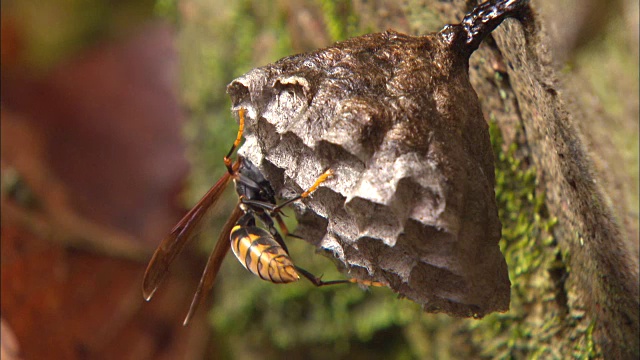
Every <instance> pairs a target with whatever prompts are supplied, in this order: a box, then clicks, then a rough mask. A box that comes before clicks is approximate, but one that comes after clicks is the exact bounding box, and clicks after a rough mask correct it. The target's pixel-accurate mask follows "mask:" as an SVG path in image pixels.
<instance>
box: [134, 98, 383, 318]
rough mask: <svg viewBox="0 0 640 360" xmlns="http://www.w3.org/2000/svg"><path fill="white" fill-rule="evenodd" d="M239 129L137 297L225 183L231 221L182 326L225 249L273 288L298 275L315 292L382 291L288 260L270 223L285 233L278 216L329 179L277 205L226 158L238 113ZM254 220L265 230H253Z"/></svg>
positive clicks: (254, 175) (153, 284) (148, 292)
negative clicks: (328, 277) (349, 287)
mask: <svg viewBox="0 0 640 360" xmlns="http://www.w3.org/2000/svg"><path fill="white" fill-rule="evenodd" d="M238 116H239V123H240V124H239V128H238V135H237V136H236V140H235V141H234V142H233V145H232V146H231V149H230V150H229V152H228V153H227V155H226V156H225V157H224V164H225V166H226V168H227V172H226V173H225V174H224V175H223V176H222V177H221V178H220V180H218V182H217V183H216V184H215V185H213V187H211V189H210V190H209V191H208V192H207V193H206V194H205V195H204V196H203V197H202V199H200V201H198V203H197V204H196V205H195V206H194V207H193V208H192V209H191V210H190V211H189V212H187V214H186V215H185V216H184V217H183V218H182V219H181V220H180V221H179V222H178V224H176V226H175V227H174V228H173V230H172V231H171V233H170V234H169V235H168V236H167V237H165V238H164V239H163V240H162V243H160V245H159V246H158V248H157V249H156V251H155V253H154V254H153V257H152V258H151V260H150V261H149V265H148V266H147V270H146V272H145V274H144V279H143V284H142V293H143V296H144V298H145V300H147V301H149V300H150V299H151V297H152V296H153V294H154V293H155V291H156V290H157V289H158V286H159V285H160V283H161V282H162V280H163V278H164V276H165V275H166V274H167V271H168V269H169V265H170V264H171V263H172V262H173V260H174V259H175V258H176V256H178V254H179V253H180V252H181V251H182V249H183V248H184V246H185V245H186V243H187V242H188V241H189V240H190V239H191V238H192V237H193V236H194V235H195V233H196V232H195V229H196V228H197V227H198V225H199V224H200V223H201V221H202V219H203V217H204V215H205V213H206V212H207V211H208V210H209V209H211V208H212V207H213V205H214V204H215V203H216V202H217V201H218V199H219V198H220V195H221V194H222V192H223V191H224V189H225V188H226V185H227V184H228V183H229V181H230V180H233V181H234V182H235V187H236V192H237V193H238V197H239V201H238V204H237V205H236V207H235V208H234V210H233V212H232V213H231V216H229V219H228V220H227V222H226V223H225V225H224V226H223V228H222V232H221V233H220V235H219V238H218V242H217V243H216V245H215V247H214V249H213V251H212V252H211V254H210V256H209V260H208V261H207V265H206V267H205V269H204V272H203V274H202V277H201V278H200V283H199V284H198V288H197V290H196V293H195V294H194V296H193V300H192V302H191V306H190V308H189V312H188V313H187V316H186V318H185V320H184V325H187V324H188V322H189V320H190V319H191V317H192V316H193V314H194V312H195V310H196V308H197V307H198V305H199V304H200V302H201V301H202V299H203V298H204V295H206V293H208V292H209V290H210V289H211V288H212V286H213V282H214V280H215V278H216V275H217V273H218V270H220V266H221V265H222V260H223V259H224V257H225V256H226V254H227V252H228V251H229V248H231V249H232V251H233V253H234V254H235V255H236V257H237V258H238V260H239V261H240V263H241V264H242V265H243V266H244V267H245V268H247V270H249V271H251V272H252V273H253V274H255V275H257V276H259V277H260V278H262V279H263V280H267V281H271V282H273V283H290V282H294V281H298V280H299V279H300V276H299V275H302V276H303V277H305V278H307V279H308V280H309V281H311V282H312V283H313V284H314V285H315V286H325V285H334V284H344V283H359V284H363V285H367V286H381V285H382V284H381V283H378V282H374V281H367V280H358V279H348V280H347V279H345V280H333V281H322V280H321V279H320V278H318V277H316V276H314V275H313V274H311V273H310V272H308V271H306V270H304V269H302V268H300V267H298V266H295V265H294V264H293V262H292V261H291V258H290V257H289V252H288V250H287V246H286V244H285V242H284V240H283V238H282V236H281V235H280V233H279V232H278V231H277V230H276V228H275V224H274V221H273V220H274V219H275V220H276V222H277V223H278V225H279V227H280V229H281V231H282V233H283V234H284V235H285V236H287V235H289V231H288V229H287V227H286V226H285V224H284V222H283V221H282V217H281V210H282V208H283V207H284V206H286V205H289V204H291V203H292V202H294V201H297V200H300V199H303V198H306V197H308V196H309V195H310V194H311V193H312V192H314V191H315V190H316V189H317V188H318V186H320V184H322V183H323V182H324V181H326V180H327V179H329V178H330V177H332V176H333V171H332V170H331V169H329V170H327V171H325V172H324V173H323V174H322V175H320V176H319V177H318V179H317V180H316V181H315V183H314V184H313V185H312V186H311V187H310V188H309V189H308V190H306V191H304V192H303V193H302V194H300V195H298V196H296V197H294V198H293V199H290V200H288V201H285V202H284V203H282V204H280V205H278V204H277V203H276V200H275V192H274V190H273V188H272V187H271V184H270V183H269V182H268V181H267V180H266V179H265V177H264V176H263V175H262V173H261V172H260V170H259V169H258V167H256V166H255V165H253V164H252V163H251V162H250V161H249V160H248V159H246V158H243V157H242V156H240V155H237V157H236V160H235V162H234V161H233V160H232V159H231V156H232V155H233V153H234V152H235V150H236V149H237V148H238V146H239V145H240V142H241V141H242V134H243V131H244V121H245V117H244V116H245V109H240V110H239V111H238ZM256 217H257V218H258V219H260V221H261V222H262V223H263V225H264V228H266V230H265V229H264V228H261V227H258V226H257V225H256Z"/></svg>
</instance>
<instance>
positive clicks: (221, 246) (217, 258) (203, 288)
mask: <svg viewBox="0 0 640 360" xmlns="http://www.w3.org/2000/svg"><path fill="white" fill-rule="evenodd" d="M239 205H240V204H238V206H236V208H235V209H234V210H233V212H232V213H231V216H229V219H227V222H226V223H225V224H224V227H223V228H222V231H221V232H220V237H219V238H218V242H217V243H216V246H215V247H214V248H213V251H212V252H211V255H209V260H208V261H207V266H206V267H205V268H204V272H203V273H202V277H201V278H200V284H198V289H197V290H196V293H195V294H194V295H193V300H192V301H191V307H189V312H188V313H187V316H186V317H185V319H184V323H183V325H185V326H186V325H187V324H189V320H191V317H192V316H193V314H194V313H195V311H196V309H197V308H198V306H199V305H200V303H201V302H202V300H204V298H205V297H206V295H207V294H208V293H209V291H210V290H211V288H212V287H213V282H214V281H215V279H216V275H218V270H220V266H221V265H222V260H224V257H225V255H227V252H228V251H229V248H230V247H231V241H230V240H229V235H230V234H231V229H233V226H234V225H235V224H236V222H237V221H238V219H240V217H241V216H242V214H243V212H242V210H241V209H240V206H239Z"/></svg>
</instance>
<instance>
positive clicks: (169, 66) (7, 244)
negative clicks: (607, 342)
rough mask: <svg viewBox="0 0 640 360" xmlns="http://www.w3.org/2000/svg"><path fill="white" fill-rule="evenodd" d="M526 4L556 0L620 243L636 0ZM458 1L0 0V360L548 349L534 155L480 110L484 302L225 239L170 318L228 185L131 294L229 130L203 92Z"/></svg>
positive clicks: (631, 120)
mask: <svg viewBox="0 0 640 360" xmlns="http://www.w3.org/2000/svg"><path fill="white" fill-rule="evenodd" d="M540 3H543V4H544V6H547V7H550V6H557V11H549V12H548V13H550V14H558V15H556V16H557V18H556V19H554V18H552V17H551V18H550V19H549V20H548V21H549V24H550V27H549V28H550V29H551V34H550V35H551V36H552V39H553V45H554V48H553V49H552V50H553V51H554V56H555V59H556V60H557V63H558V70H560V72H561V73H562V74H563V75H564V76H565V78H566V79H567V80H566V83H567V87H568V88H570V89H580V91H575V94H577V96H578V97H579V98H580V101H581V102H582V103H585V102H586V103H589V104H590V106H591V108H595V109H596V111H598V112H599V114H601V115H602V116H600V117H599V119H601V120H600V121H595V122H588V123H581V124H580V126H581V130H582V131H583V132H584V133H585V136H586V138H587V139H588V141H589V145H590V146H591V147H592V148H593V149H595V151H594V153H596V154H598V156H597V157H596V158H595V161H596V165H597V166H598V168H599V169H600V170H603V171H605V172H606V173H607V174H608V175H607V176H608V178H607V180H608V184H609V186H610V187H609V189H610V190H611V191H612V192H614V195H615V194H624V196H622V197H621V198H624V199H626V200H625V201H623V202H622V203H616V206H617V207H618V211H619V213H620V214H622V215H621V218H622V219H623V222H624V225H625V229H626V231H627V232H628V234H629V235H630V239H632V240H633V239H635V242H633V243H634V244H636V245H635V246H636V251H637V226H638V221H637V219H638V187H637V184H638V124H637V118H638V3H637V1H632V0H619V1H613V2H604V1H595V0H591V1H570V0H564V1H561V2H557V3H556V2H551V1H548V2H544V1H540ZM550 3H556V4H557V5H549V4H550ZM462 4H463V2H462V1H454V2H453V4H449V3H447V4H445V3H444V2H438V1H427V2H424V1H423V2H420V4H418V2H416V3H415V4H414V3H413V2H412V1H408V2H403V3H402V4H399V3H397V2H395V1H390V0H389V1H385V0H380V1H373V2H369V1H358V0H354V1H346V0H336V1H328V0H303V1H291V0H273V1H258V0H238V1H221V0H156V1H153V0H148V1H127V2H125V1H115V2H114V1H104V0H85V1H80V0H50V1H48V2H39V1H36V0H22V1H11V0H3V1H2V3H1V6H2V12H1V16H2V22H1V50H2V53H1V58H0V59H1V69H2V75H1V80H2V81H1V97H0V100H1V108H0V111H1V115H2V121H1V126H2V128H1V136H2V138H1V140H2V142H1V150H2V153H1V163H0V165H1V169H2V175H1V180H2V184H1V194H2V223H1V235H2V240H1V245H2V249H1V259H0V261H1V271H2V285H1V286H2V287H1V290H2V291H1V301H2V308H1V311H2V312H1V316H2V329H1V330H2V343H1V346H2V359H3V360H4V359H7V360H9V359H101V358H117V359H202V358H229V359H275V358H285V357H286V358H292V359H298V358H300V359H301V358H305V359H325V358H333V359H338V358H350V359H414V358H440V359H447V358H452V359H455V358H480V357H484V358H499V357H507V358H520V357H529V356H534V355H536V354H537V355H542V356H545V355H548V356H550V357H552V356H556V355H559V356H560V357H562V355H563V354H566V353H564V352H561V351H560V350H558V349H559V348H560V347H559V345H558V344H557V342H562V341H566V340H562V336H560V335H561V334H563V331H564V330H566V324H556V323H553V322H548V321H547V320H546V319H547V318H546V317H547V316H549V317H551V318H552V317H553V316H552V315H553V309H551V312H549V313H547V314H545V312H540V311H537V312H536V311H532V307H533V305H534V304H538V303H540V301H541V299H549V298H553V297H554V296H556V295H557V294H555V293H554V291H553V282H554V279H553V276H549V274H550V273H552V271H553V269H554V264H555V262H556V261H557V256H558V249H556V248H555V247H554V244H553V242H552V241H550V234H549V228H550V227H552V226H553V221H554V219H553V218H550V217H549V215H548V214H546V213H545V211H544V200H543V197H542V196H531V193H534V192H535V179H534V172H532V171H530V170H527V169H523V167H522V166H520V162H519V160H518V159H517V157H516V156H515V155H514V151H515V150H513V149H511V150H509V149H505V148H504V147H503V146H502V145H503V143H502V138H501V134H500V132H499V131H498V130H497V129H496V127H495V126H492V136H493V138H492V141H493V142H494V147H495V151H496V158H497V159H498V160H497V172H498V174H499V176H498V184H497V197H498V201H499V207H500V208H501V213H500V215H501V219H502V222H503V227H504V230H503V232H504V234H503V239H502V240H501V247H502V249H503V252H504V253H505V256H506V257H507V262H508V264H509V266H510V277H511V281H512V283H513V284H514V289H513V294H512V310H511V311H509V312H508V313H506V314H494V315H491V316H488V317H486V318H485V319H482V320H468V319H453V318H450V317H448V316H446V315H436V314H424V313H422V312H421V310H420V308H419V306H417V305H416V304H414V303H412V302H410V301H408V300H404V299H398V298H397V297H396V296H395V295H394V294H393V293H392V292H391V291H390V290H388V289H385V288H375V289H371V290H369V291H363V290H362V289H360V288H359V287H357V286H335V287H328V288H319V289H318V288H315V287H313V286H312V285H311V284H309V283H307V282H304V281H301V282H299V283H295V284H291V285H287V286H276V285H273V284H271V283H268V282H265V281H261V280H260V279H258V278H257V277H255V276H253V275H251V274H250V273H249V272H247V271H246V270H245V269H244V268H242V266H241V265H240V264H239V263H238V262H237V261H236V260H235V258H234V257H233V256H228V258H227V259H226V260H225V263H224V265H223V269H222V271H221V273H220V274H219V276H218V279H217V282H216V285H215V287H214V290H213V292H214V294H213V296H212V297H211V299H210V301H209V303H208V305H209V306H205V307H204V308H202V309H200V310H199V312H198V313H197V314H196V315H195V317H194V319H193V320H192V323H191V324H190V325H189V327H186V328H185V327H183V326H182V320H183V318H184V316H185V314H186V311H187V309H188V306H189V303H190V301H191V297H192V295H193V292H194V291H195V288H196V285H197V281H198V280H199V277H200V274H201V272H202V269H203V268H204V264H205V262H206V257H207V255H208V251H209V250H210V249H211V248H212V246H213V242H214V241H215V239H217V236H218V231H219V229H220V227H221V225H222V223H224V221H225V220H226V216H228V214H229V213H230V212H231V209H232V208H233V206H234V205H235V202H236V201H237V196H236V195H235V193H234V191H233V190H232V189H229V190H228V191H227V194H226V197H225V198H224V200H223V201H221V202H220V204H218V206H217V207H216V208H215V209H214V211H213V217H212V220H211V224H210V226H208V228H207V229H205V230H203V232H202V236H201V238H200V242H199V243H193V244H192V245H191V246H190V247H188V248H187V249H186V250H185V251H184V253H183V254H182V255H181V256H180V257H179V258H178V260H177V261H176V262H175V264H174V266H173V267H172V268H171V274H170V275H169V277H168V279H167V280H166V281H165V283H164V284H163V286H162V287H161V288H160V290H159V291H158V292H157V294H156V295H155V296H154V298H153V301H151V302H150V303H145V302H144V301H143V299H142V294H141V281H142V274H143V272H144V269H145V267H146V264H147V261H148V259H149V258H150V256H151V254H152V252H153V250H154V249H155V246H156V245H157V244H158V243H159V241H160V240H161V239H162V238H163V237H164V235H166V234H167V233H168V232H169V231H170V229H171V228H172V227H173V225H174V224H175V223H176V222H177V221H178V220H179V218H180V217H181V215H182V214H183V213H184V212H185V211H186V210H187V209H188V208H189V207H190V206H191V205H192V204H194V203H195V202H196V201H197V200H198V199H199V198H200V196H201V195H202V194H204V192H206V190H207V189H208V188H209V187H210V186H211V185H213V184H214V183H215V181H216V180H217V179H218V178H219V177H220V176H221V175H222V174H223V173H224V171H225V168H224V166H223V164H222V157H223V156H224V154H225V153H226V151H227V150H228V148H229V146H230V145H231V143H232V142H233V139H234V137H235V133H236V131H237V125H236V123H235V121H234V120H233V116H232V113H231V112H230V106H231V105H230V102H229V99H228V97H227V96H226V94H225V88H226V85H227V84H228V83H229V82H230V81H231V80H232V79H233V78H235V77H237V76H240V75H242V74H243V73H245V72H247V71H248V70H250V69H252V68H254V67H256V66H261V65H265V64H267V63H269V62H273V61H275V60H277V59H279V58H281V57H284V56H287V55H291V54H295V53H299V52H303V51H309V50H314V49H317V48H320V47H324V46H328V45H330V44H331V43H333V42H335V41H338V40H342V39H345V38H348V37H352V36H357V35H360V34H364V33H368V32H374V31H383V30H386V29H387V28H394V29H396V30H398V31H401V32H406V33H414V34H419V33H424V32H426V31H437V30H439V29H440V28H441V27H442V26H443V25H444V24H445V23H447V22H451V21H453V20H451V19H448V18H446V16H445V15H444V14H445V13H447V12H446V11H444V10H443V7H446V6H458V7H460V8H463V5H462ZM566 19H570V20H566ZM513 184H518V185H517V186H514V185H513ZM230 188H231V187H230ZM614 198H617V197H616V196H614ZM514 212H515V213H516V215H517V216H513V213H514ZM291 218H292V217H289V219H291ZM290 227H291V228H295V225H294V224H291V226H290ZM288 244H289V248H290V250H291V252H292V257H293V259H294V260H295V261H296V263H297V264H298V265H299V266H302V267H304V268H306V269H308V270H311V271H312V272H313V273H315V274H324V279H338V278H342V277H344V275H342V274H340V273H339V272H337V271H336V270H335V266H334V265H333V264H332V262H331V261H330V260H329V259H328V258H326V257H323V256H321V255H318V254H316V253H315V249H313V248H312V247H311V246H310V245H308V244H306V243H305V242H304V241H299V240H297V239H290V240H289V241H288ZM523 264H525V265H526V266H522V265H523ZM532 314H533V315H532ZM576 316H577V317H576V319H579V316H580V314H577V315H576ZM576 322H578V323H579V321H578V320H576ZM574 325H575V324H574ZM591 329H592V328H590V327H589V325H587V326H582V325H580V326H577V325H576V326H574V327H573V328H572V330H571V334H572V336H574V338H573V339H572V340H571V341H570V342H569V343H568V344H565V345H564V346H566V348H567V349H570V350H571V351H572V354H573V355H574V356H576V357H579V358H589V357H594V356H597V349H595V348H594V346H593V341H592V340H591V338H590V331H591ZM565 334H566V333H565ZM556 345H558V347H557V348H556V349H555V350H554V346H556Z"/></svg>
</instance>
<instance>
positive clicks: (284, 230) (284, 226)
mask: <svg viewBox="0 0 640 360" xmlns="http://www.w3.org/2000/svg"><path fill="white" fill-rule="evenodd" d="M273 217H274V218H276V221H277V222H278V226H280V231H282V235H284V236H285V237H286V236H288V237H292V238H296V239H303V238H302V236H298V235H296V234H292V233H291V232H289V228H287V224H285V223H284V221H283V220H282V217H281V216H280V213H277V214H275V215H273Z"/></svg>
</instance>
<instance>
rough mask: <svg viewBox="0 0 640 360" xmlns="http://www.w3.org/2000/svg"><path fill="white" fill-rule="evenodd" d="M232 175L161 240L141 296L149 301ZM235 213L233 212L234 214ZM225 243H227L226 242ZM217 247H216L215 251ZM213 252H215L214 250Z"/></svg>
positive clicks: (221, 179)
mask: <svg viewBox="0 0 640 360" xmlns="http://www.w3.org/2000/svg"><path fill="white" fill-rule="evenodd" d="M231 177H232V175H231V174H230V173H225V174H224V175H223V176H222V177H221V178H220V180H218V182H217V183H216V184H215V185H213V186H212V187H211V189H209V191H208V192H207V193H206V194H205V195H204V196H203V197H202V199H200V201H198V203H197V204H196V205H195V206H194V207H193V208H192V209H191V210H189V212H188V213H187V214H186V215H185V216H184V217H183V218H182V219H181V220H180V221H179V222H178V224H176V226H175V227H174V228H173V230H171V233H170V234H169V235H167V237H165V238H164V239H163V240H162V243H160V245H159V246H158V248H157V249H156V252H155V253H154V254H153V257H152V258H151V261H149V265H148V266H147V270H146V271H145V273H144V279H143V281H142V295H143V296H144V298H145V300H147V301H149V300H150V299H151V297H152V296H153V294H154V293H155V292H156V290H157V289H158V286H160V283H162V280H163V279H164V276H165V275H166V274H167V270H168V269H169V265H171V263H172V262H173V260H174V259H175V258H176V256H178V254H180V252H181V251H182V249H183V248H184V246H185V245H186V243H187V242H188V241H189V240H190V239H191V238H192V237H193V235H195V234H196V231H195V230H196V229H197V228H198V226H199V225H200V223H201V220H202V218H203V216H204V215H205V214H206V213H207V212H208V210H209V209H210V208H211V207H212V206H213V205H214V204H215V203H216V202H217V201H218V199H219V198H220V195H222V193H223V191H224V189H225V188H226V187H227V184H228V183H229V180H231ZM234 213H235V212H234ZM226 242H227V243H228V242H229V241H226ZM217 247H218V245H216V249H217ZM214 252H215V250H214Z"/></svg>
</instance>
